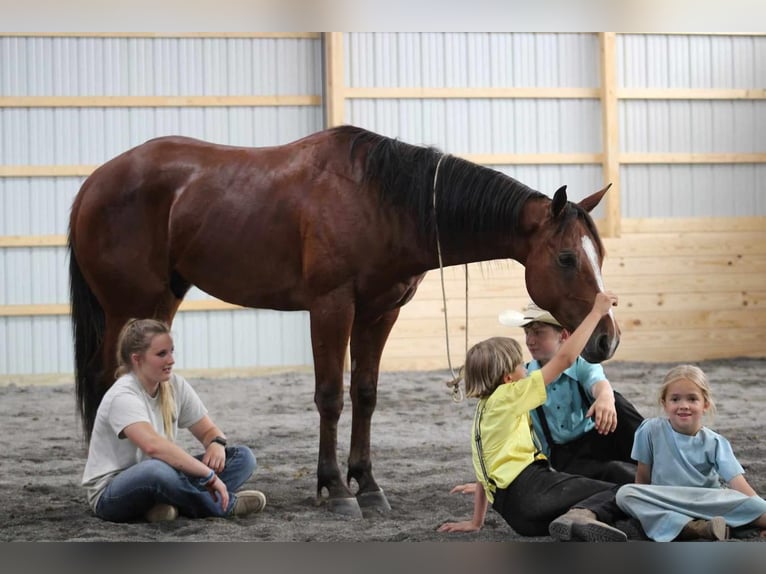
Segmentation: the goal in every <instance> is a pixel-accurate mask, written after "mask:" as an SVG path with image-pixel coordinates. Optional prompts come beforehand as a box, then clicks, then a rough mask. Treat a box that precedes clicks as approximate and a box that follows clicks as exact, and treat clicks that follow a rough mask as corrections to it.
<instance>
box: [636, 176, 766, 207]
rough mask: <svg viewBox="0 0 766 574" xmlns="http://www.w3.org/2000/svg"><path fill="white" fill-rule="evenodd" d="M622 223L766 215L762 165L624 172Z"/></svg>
mask: <svg viewBox="0 0 766 574" xmlns="http://www.w3.org/2000/svg"><path fill="white" fill-rule="evenodd" d="M621 177H622V212H623V215H625V216H626V217H627V216H628V214H630V215H629V216H630V217H693V216H716V217H738V216H754V215H766V194H764V193H763V182H764V181H766V179H765V178H766V165H763V164H756V165H753V164H741V165H740V164H737V165H652V166H638V165H636V166H634V165H630V166H624V167H623V168H622V174H621Z"/></svg>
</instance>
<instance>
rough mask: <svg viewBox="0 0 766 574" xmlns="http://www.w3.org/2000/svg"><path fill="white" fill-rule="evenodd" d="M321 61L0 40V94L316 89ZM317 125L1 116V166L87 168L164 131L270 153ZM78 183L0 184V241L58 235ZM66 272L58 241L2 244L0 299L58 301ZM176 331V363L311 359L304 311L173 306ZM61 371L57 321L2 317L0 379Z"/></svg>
mask: <svg viewBox="0 0 766 574" xmlns="http://www.w3.org/2000/svg"><path fill="white" fill-rule="evenodd" d="M321 55H322V50H321V42H320V41H319V40H318V39H285V38H280V39H260V38H251V39H242V38H239V39H218V38H202V39H193V38H50V37H40V38H34V37H28V38H27V37H3V38H0V96H11V97H13V96H157V95H161V96H184V95H189V96H228V95H231V96H242V95H267V96H271V95H319V94H321V93H322V67H321ZM322 127H323V110H322V108H321V107H320V106H305V107H304V106H296V107H290V106H282V107H210V108H206V107H186V108H164V107H163V108H100V107H94V108H87V107H85V108H0V164H4V165H96V164H100V163H103V162H104V161H106V160H108V159H110V158H111V157H114V156H115V155H118V154H120V153H122V152H124V151H125V150H127V149H129V148H130V147H133V146H135V145H137V144H140V143H142V142H144V141H146V140H147V139H151V138H153V137H156V136H161V135H170V134H179V135H187V136H191V137H197V138H201V139H206V140H210V141H215V142H219V143H224V144H231V145H244V146H265V145H274V144H279V143H285V142H288V141H292V140H294V139H297V138H300V137H302V136H304V135H306V134H308V133H312V132H315V131H318V130H320V129H322ZM83 180H84V178H82V177H58V178H57V177H30V178H23V177H7V178H0V210H1V212H0V235H22V236H23V235H49V234H51V235H54V234H65V233H66V231H67V225H68V220H69V210H70V206H71V202H72V200H73V198H74V196H75V194H76V193H77V190H78V189H79V187H80V185H81V183H82V181H83ZM67 265H68V261H67V257H66V250H65V248H63V247H45V248H28V247H21V248H4V249H0V273H1V274H2V275H1V276H0V305H21V304H62V303H68V299H69V297H68V272H67ZM187 298H188V299H206V298H208V296H207V295H206V294H205V293H203V292H202V291H200V290H199V289H196V288H193V289H192V290H191V291H190V293H189V295H188V297H187ZM174 329H175V331H176V338H177V346H178V348H179V352H180V355H179V366H181V365H182V366H183V367H186V368H217V367H232V366H237V367H253V366H255V367H258V366H279V365H289V366H293V365H308V364H311V362H312V358H311V346H310V342H309V328H308V314H307V313H305V312H300V313H278V312H273V311H250V310H242V311H215V312H204V311H203V312H184V313H180V314H179V315H178V317H177V320H176V323H175V325H174ZM71 370H72V339H71V330H70V324H69V319H68V317H66V316H55V315H54V316H31V317H0V374H2V375H8V374H15V373H26V374H34V373H66V372H71Z"/></svg>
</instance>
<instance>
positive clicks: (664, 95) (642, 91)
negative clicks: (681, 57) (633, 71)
mask: <svg viewBox="0 0 766 574" xmlns="http://www.w3.org/2000/svg"><path fill="white" fill-rule="evenodd" d="M617 98H618V99H620V100H766V88H744V89H707V88H705V89H700V88H620V89H618V90H617Z"/></svg>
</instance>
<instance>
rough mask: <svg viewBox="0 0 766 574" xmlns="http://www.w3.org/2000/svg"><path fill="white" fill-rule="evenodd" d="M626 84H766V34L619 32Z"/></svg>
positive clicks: (620, 79) (620, 80)
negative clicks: (723, 34) (711, 34)
mask: <svg viewBox="0 0 766 574" xmlns="http://www.w3.org/2000/svg"><path fill="white" fill-rule="evenodd" d="M617 59H618V62H619V65H618V75H617V78H618V84H619V86H620V87H623V88H763V87H764V86H766V37H764V36H717V35H716V36H694V35H682V36H674V35H669V36H665V35H643V34H642V35H630V34H627V35H623V34H620V35H618V36H617Z"/></svg>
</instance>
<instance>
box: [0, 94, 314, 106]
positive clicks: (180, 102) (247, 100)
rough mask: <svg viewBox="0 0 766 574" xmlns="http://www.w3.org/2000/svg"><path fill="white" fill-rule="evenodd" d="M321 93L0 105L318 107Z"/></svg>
mask: <svg viewBox="0 0 766 574" xmlns="http://www.w3.org/2000/svg"><path fill="white" fill-rule="evenodd" d="M321 103H322V98H321V96H314V95H306V96H303V95H298V96H296V95H285V96H278V95H277V96H6V97H0V108H165V107H173V108H178V107H232V106H241V107H261V106H318V105H320V104H321Z"/></svg>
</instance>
